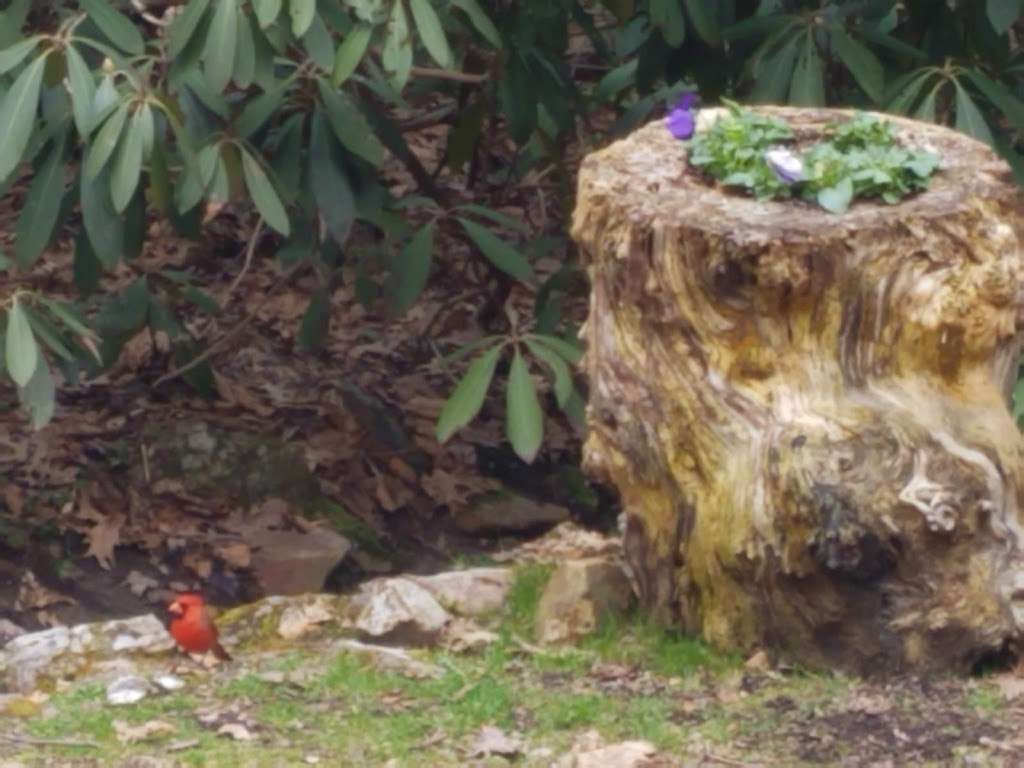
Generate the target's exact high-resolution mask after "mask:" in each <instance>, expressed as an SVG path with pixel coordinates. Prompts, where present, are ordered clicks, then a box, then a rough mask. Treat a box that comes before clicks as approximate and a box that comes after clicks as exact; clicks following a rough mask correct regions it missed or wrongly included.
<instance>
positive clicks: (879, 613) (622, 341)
mask: <svg viewBox="0 0 1024 768" xmlns="http://www.w3.org/2000/svg"><path fill="white" fill-rule="evenodd" d="M765 111H766V112H769V113H770V114H772V115H774V116H777V117H780V118H782V119H784V120H786V121H787V122H788V123H789V124H790V126H791V127H792V128H793V130H794V132H795V133H796V135H797V139H798V142H805V141H806V142H813V141H817V140H820V139H821V138H823V137H824V128H825V126H826V125H828V124H829V123H831V122H834V121H836V120H839V119H845V118H849V117H852V113H848V112H841V111H836V110H799V109H786V108H766V109H765ZM706 117H707V115H703V116H702V120H701V122H703V119H704V118H706ZM885 119H887V120H890V121H891V122H892V123H893V126H894V128H895V130H896V133H897V134H898V135H899V137H900V141H901V142H903V143H904V144H906V145H910V146H917V147H926V148H930V149H932V150H933V151H935V152H936V153H937V154H939V155H940V156H941V157H942V163H943V164H942V169H941V170H940V171H939V172H937V174H936V175H935V176H934V177H933V178H932V180H931V185H930V188H929V189H928V190H927V191H925V192H923V193H921V194H919V195H917V196H915V197H911V198H908V199H907V200H905V201H903V202H902V203H900V204H899V205H895V206H889V205H885V204H883V203H881V202H876V201H858V202H855V203H854V205H853V206H852V208H851V209H850V210H849V211H848V212H847V213H845V214H843V215H841V216H836V215H833V214H830V213H828V212H826V211H824V210H822V209H820V208H817V207H815V206H812V205H810V204H807V203H804V202H800V201H780V202H774V201H766V202H759V201H757V200H755V199H752V198H749V197H746V196H743V195H741V194H734V193H732V192H731V191H729V190H725V189H723V188H721V187H720V186H717V185H715V184H713V183H710V182H708V181H707V180H705V179H704V178H703V177H701V176H700V175H699V174H697V173H696V172H695V169H689V168H688V167H687V162H686V153H687V145H686V143H685V142H680V141H677V140H675V139H674V138H673V137H672V136H671V135H670V134H669V132H668V131H667V130H666V129H665V126H664V124H663V123H662V122H660V121H658V122H655V123H652V124H651V125H648V126H647V127H645V128H643V129H641V130H639V131H637V132H636V133H634V134H633V135H632V136H630V137H629V138H627V139H625V140H623V141H620V142H618V143H616V144H613V145H612V146H610V147H608V148H606V149H604V150H602V151H600V152H597V153H594V154H592V155H590V156H589V157H588V158H587V159H586V160H585V162H584V163H583V166H582V169H581V172H580V180H579V198H578V203H577V209H576V212H575V216H574V222H573V235H574V237H575V238H576V240H577V241H578V242H579V244H580V246H581V249H582V251H583V253H584V258H585V261H586V264H587V267H588V271H589V275H590V280H591V283H592V294H591V303H590V316H589V319H588V321H587V324H586V327H585V330H584V334H585V337H586V339H587V342H588V352H587V357H586V370H587V373H588V374H589V377H590V382H591V392H590V405H589V409H588V422H589V427H590V432H589V437H588V439H587V443H586V446H585V461H586V465H587V467H588V469H589V470H590V471H592V472H594V473H596V474H598V475H601V476H603V477H604V478H605V479H607V480H609V481H611V482H612V483H613V484H614V485H615V486H616V487H617V488H618V490H619V491H620V493H621V496H622V501H623V504H624V507H625V510H626V513H627V523H626V531H625V554H626V558H627V561H628V562H629V564H630V567H631V570H632V571H633V574H634V576H635V579H636V583H637V586H638V590H639V592H640V598H641V600H642V601H643V602H644V603H645V604H646V605H647V606H648V607H651V608H653V609H655V610H656V611H658V612H660V613H661V614H662V615H663V616H665V617H667V618H670V619H672V620H673V621H676V622H678V623H680V624H681V625H682V626H683V627H684V628H685V629H687V630H688V631H691V632H693V633H699V634H700V635H702V636H703V637H704V638H705V639H706V640H708V641H710V642H712V643H713V644H715V645H717V646H720V647H724V648H730V649H737V650H751V649H753V648H755V647H759V646H768V647H771V648H774V649H776V650H777V651H779V652H780V653H781V654H782V655H783V656H785V657H788V658H789V659H792V660H796V661H798V662H800V663H803V664H807V665H810V666H828V667H836V668H841V669H845V670H848V671H853V672H859V673H871V672H894V671H907V670H916V671H925V670H952V671H966V670H968V669H970V667H971V666H972V665H973V664H974V663H976V662H977V661H978V660H979V659H982V658H984V657H985V656H986V655H987V654H990V653H993V652H1000V651H1003V650H1006V649H1010V650H1012V649H1013V647H1014V644H1015V642H1016V641H1017V639H1018V638H1019V637H1021V629H1022V627H1024V528H1022V524H1021V501H1022V499H1021V489H1022V488H1024V440H1022V438H1021V435H1020V433H1019V431H1018V429H1017V427H1016V425H1015V423H1014V421H1013V418H1012V417H1011V414H1010V412H1009V410H1008V407H1007V406H1008V402H1009V396H1010V392H1011V389H1012V387H1013V383H1014V381H1015V379H1016V374H1017V366H1018V356H1019V351H1020V342H1021V335H1020V333H1019V327H1020V318H1021V317H1022V307H1024V291H1022V290H1021V289H1022V277H1024V260H1022V256H1021V238H1022V235H1024V219H1022V218H1021V213H1022V210H1024V206H1022V200H1021V196H1020V193H1019V192H1018V189H1017V187H1016V185H1015V184H1014V182H1013V179H1012V178H1011V176H1010V173H1009V169H1008V168H1007V167H1006V165H1005V164H1004V163H1003V162H1002V161H1001V160H1000V159H998V158H997V157H996V156H995V155H994V154H993V153H992V152H991V151H990V150H989V149H988V148H987V147H985V146H984V145H982V144H980V143H978V142H976V141H974V140H972V139H970V138H968V137H966V136H964V135H962V134H959V133H956V132H954V131H951V130H948V129H945V128H942V127H938V126H935V125H931V124H923V123H917V122H914V121H910V120H904V119H900V118H895V117H889V116H885Z"/></svg>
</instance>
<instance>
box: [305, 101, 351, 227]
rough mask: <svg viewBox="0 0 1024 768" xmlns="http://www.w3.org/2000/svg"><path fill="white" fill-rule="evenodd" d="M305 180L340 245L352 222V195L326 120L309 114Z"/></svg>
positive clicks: (320, 116) (319, 112) (318, 113)
mask: <svg viewBox="0 0 1024 768" xmlns="http://www.w3.org/2000/svg"><path fill="white" fill-rule="evenodd" d="M309 179H310V185H311V187H312V190H313V198H314V200H316V204H317V208H319V210H320V216H321V217H322V218H323V220H324V223H325V224H326V225H327V230H328V231H329V232H330V233H331V237H333V238H334V240H335V242H336V243H337V244H338V245H341V246H344V245H345V242H346V241H347V240H348V236H349V233H350V232H351V231H352V224H353V222H354V221H355V197H354V196H353V194H352V187H351V186H350V185H349V182H348V176H347V174H346V173H345V169H344V168H343V167H342V165H341V163H340V161H339V158H338V153H337V151H335V148H334V139H333V138H332V137H331V129H330V127H329V126H328V124H327V119H326V118H325V117H324V115H323V113H322V112H321V111H320V110H317V111H315V112H314V113H313V124H312V127H311V132H310V140H309Z"/></svg>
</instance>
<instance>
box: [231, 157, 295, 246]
mask: <svg viewBox="0 0 1024 768" xmlns="http://www.w3.org/2000/svg"><path fill="white" fill-rule="evenodd" d="M242 170H243V172H244V173H245V186H246V187H248V189H249V194H250V195H252V200H253V202H254V203H255V204H256V210H258V211H259V212H260V215H261V216H262V217H263V218H264V220H266V222H267V224H269V225H270V226H271V227H272V228H273V229H275V230H277V231H278V232H279V233H281V234H282V235H284V236H285V237H288V235H290V234H291V226H290V225H289V223H288V214H287V213H286V212H285V209H284V205H283V204H282V203H281V198H280V197H278V196H277V191H276V190H275V189H274V185H273V184H271V183H270V179H269V178H268V177H267V174H266V173H265V172H264V170H263V168H262V167H260V164H259V162H258V161H257V160H256V158H254V157H253V156H252V155H250V154H249V153H248V152H247V151H246V150H244V149H243V150H242Z"/></svg>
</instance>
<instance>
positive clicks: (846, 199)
mask: <svg viewBox="0 0 1024 768" xmlns="http://www.w3.org/2000/svg"><path fill="white" fill-rule="evenodd" d="M852 200H853V181H851V179H850V177H849V176H844V177H843V179H842V181H840V182H839V183H838V184H836V185H835V186H834V187H827V188H826V189H823V190H821V191H820V192H818V205H820V206H821V207H822V208H824V209H825V210H826V211H831V212H832V213H837V214H838V213H843V212H844V211H846V209H847V208H849V207H850V202H851V201H852Z"/></svg>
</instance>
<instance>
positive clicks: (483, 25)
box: [452, 0, 502, 50]
mask: <svg viewBox="0 0 1024 768" xmlns="http://www.w3.org/2000/svg"><path fill="white" fill-rule="evenodd" d="M452 5H453V6H454V7H455V8H458V9H460V10H461V11H463V12H465V14H466V15H467V16H468V17H469V23H470V24H472V25H473V28H474V29H476V31H477V32H479V33H480V36H481V37H483V39H484V40H486V41H487V42H489V43H490V44H491V45H493V46H494V47H495V48H498V49H499V50H500V49H501V47H502V45H501V35H500V34H499V33H498V28H497V27H496V26H494V22H493V21H491V17H490V16H488V15H487V13H486V12H485V11H484V9H483V8H481V7H480V4H479V3H477V1H476V0H452Z"/></svg>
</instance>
